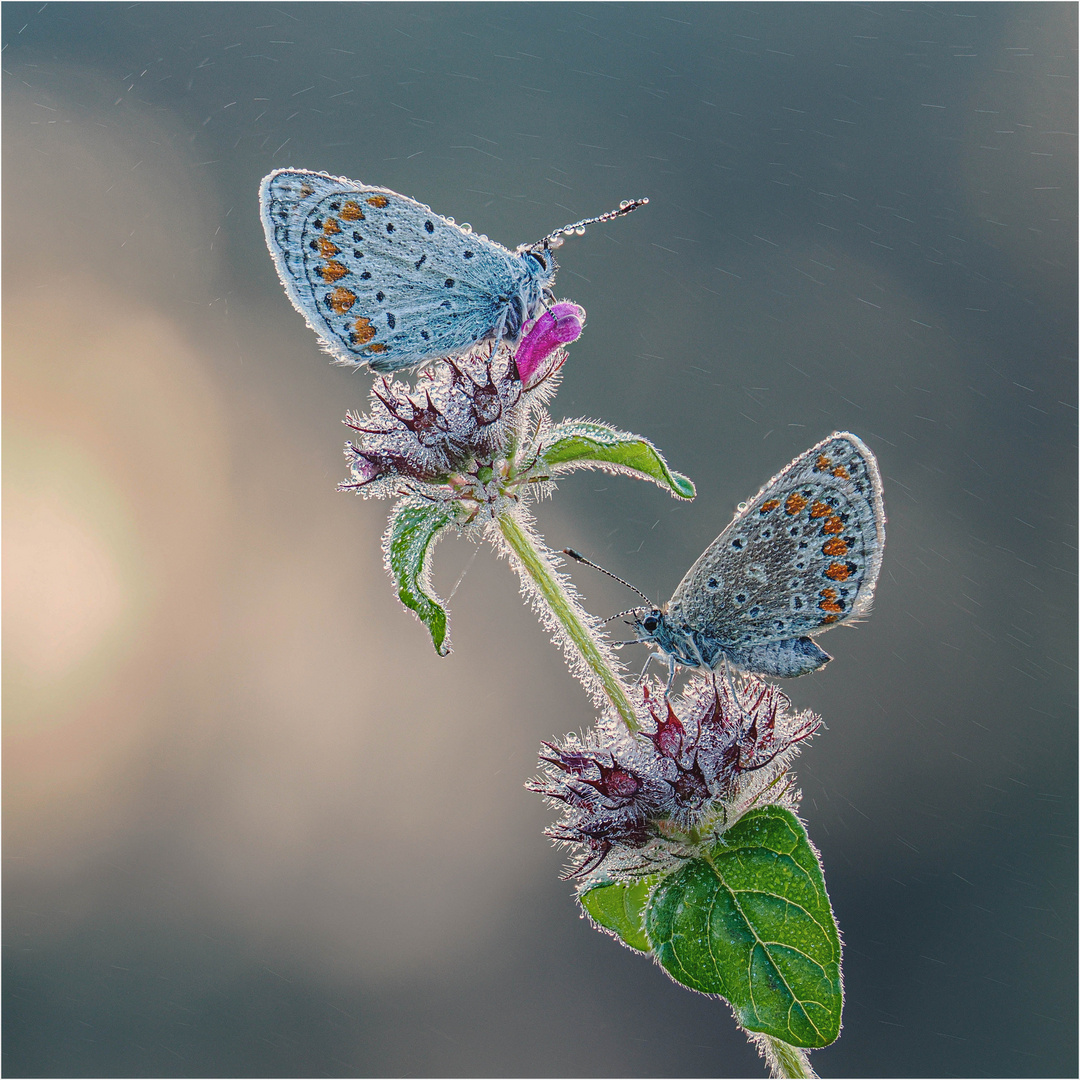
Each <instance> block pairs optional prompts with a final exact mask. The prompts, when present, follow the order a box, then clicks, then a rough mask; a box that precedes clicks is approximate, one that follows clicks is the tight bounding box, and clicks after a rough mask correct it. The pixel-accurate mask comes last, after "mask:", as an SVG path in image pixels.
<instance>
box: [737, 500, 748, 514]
mask: <svg viewBox="0 0 1080 1080" xmlns="http://www.w3.org/2000/svg"><path fill="white" fill-rule="evenodd" d="M749 505H750V504H749V503H748V502H741V503H739V505H738V506H736V507H735V509H736V510H737V511H738V512H739V513H740V514H745V513H746V508H747V507H748V506H749Z"/></svg>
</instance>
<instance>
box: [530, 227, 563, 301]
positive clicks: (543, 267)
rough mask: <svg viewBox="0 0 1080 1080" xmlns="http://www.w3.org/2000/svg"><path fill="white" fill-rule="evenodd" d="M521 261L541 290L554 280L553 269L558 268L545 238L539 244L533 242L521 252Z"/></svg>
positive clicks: (546, 288) (546, 289)
mask: <svg viewBox="0 0 1080 1080" xmlns="http://www.w3.org/2000/svg"><path fill="white" fill-rule="evenodd" d="M521 259H522V262H524V263H525V266H526V267H527V268H528V271H529V275H530V276H531V277H532V278H533V279H534V280H535V281H536V283H537V284H538V285H539V286H540V288H541V289H542V290H545V291H550V290H548V286H549V285H550V284H551V283H552V281H554V280H555V271H556V270H558V269H559V265H558V263H556V262H555V256H554V254H552V251H551V248H550V247H549V246H548V241H547V239H544V240H541V241H540V243H539V244H533V245H532V247H527V248H525V249H524V250H523V251H522V252H521Z"/></svg>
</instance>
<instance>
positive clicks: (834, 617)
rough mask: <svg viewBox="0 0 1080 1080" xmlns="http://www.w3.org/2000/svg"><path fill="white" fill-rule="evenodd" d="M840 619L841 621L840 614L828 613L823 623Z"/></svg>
mask: <svg viewBox="0 0 1080 1080" xmlns="http://www.w3.org/2000/svg"><path fill="white" fill-rule="evenodd" d="M839 621H840V616H839V615H826V616H825V618H824V619H822V620H821V625H822V626H824V625H825V624H826V623H831V622H839Z"/></svg>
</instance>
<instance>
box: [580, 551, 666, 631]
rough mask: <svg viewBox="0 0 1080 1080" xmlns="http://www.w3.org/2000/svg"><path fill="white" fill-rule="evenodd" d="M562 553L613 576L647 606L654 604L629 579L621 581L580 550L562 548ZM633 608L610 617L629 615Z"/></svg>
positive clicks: (616, 617) (608, 620)
mask: <svg viewBox="0 0 1080 1080" xmlns="http://www.w3.org/2000/svg"><path fill="white" fill-rule="evenodd" d="M562 553H563V554H564V555H569V556H570V558H571V559H576V560H577V561H578V562H579V563H584V564H585V565H586V566H591V567H592V568H593V569H594V570H599V571H600V573H601V574H607V576H608V577H609V578H614V579H615V580H616V581H617V582H618V583H619V584H620V585H625V586H626V587H627V588H628V589H630V590H631V592H636V593H637V594H638V596H640V597H641V599H642V600H644V601H645V603H646V604H648V605H649V607H655V606H656V605H655V604H654V603H653V602H652V601H651V600H650V599H649V598H648V597H647V596H646V595H645V594H644V593H643V592H642V591H641V590H640V589H639V588H637V587H636V586H634V585H631V584H630V582H629V581H623V579H622V578H621V577H619V575H618V574H613V573H612V572H611V571H610V570H605V569H604V568H603V567H602V566H597V565H596V563H594V562H592V561H590V560H589V559H586V558H585V556H584V555H582V554H581V552H580V551H575V550H574V549H573V548H563V549H562ZM635 610H636V609H635V608H630V610H629V611H623V612H620V613H619V615H612V616H611V619H618V618H620V617H621V616H622V615H629V614H630V612H631V611H635ZM611 619H605V620H604V622H611Z"/></svg>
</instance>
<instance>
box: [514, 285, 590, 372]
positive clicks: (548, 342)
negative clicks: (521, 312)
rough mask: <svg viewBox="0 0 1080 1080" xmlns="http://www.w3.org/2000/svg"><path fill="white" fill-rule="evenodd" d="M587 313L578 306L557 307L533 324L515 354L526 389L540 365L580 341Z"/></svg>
mask: <svg viewBox="0 0 1080 1080" xmlns="http://www.w3.org/2000/svg"><path fill="white" fill-rule="evenodd" d="M584 323H585V309H584V308H580V307H578V305H577V304H570V303H562V304H556V305H555V306H554V307H552V308H551V309H550V310H549V311H545V312H544V314H543V315H541V316H540V318H539V319H537V320H536V322H535V323H533V326H532V329H531V330H530V331H529V332H528V333H527V334H526V335H525V337H524V338H523V339H522V341H521V344H520V345H519V346H518V348H517V352H516V353H515V354H514V359H515V360H516V361H517V369H518V374H519V375H520V376H521V381H522V382H523V383H525V385H526V386H528V385H529V381H530V380H531V378H532V376H533V375H535V374H536V372H537V370H538V369H539V368H540V366H541V364H543V362H544V361H545V360H546V359H547V358H548V357H549V356H550V355H551V354H552V353H553V352H554V351H555V350H556V349H557V348H558V347H559V346H560V345H565V344H566V343H567V342H568V341H576V340H577V339H578V338H579V337H581V328H582V326H583V325H584Z"/></svg>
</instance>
